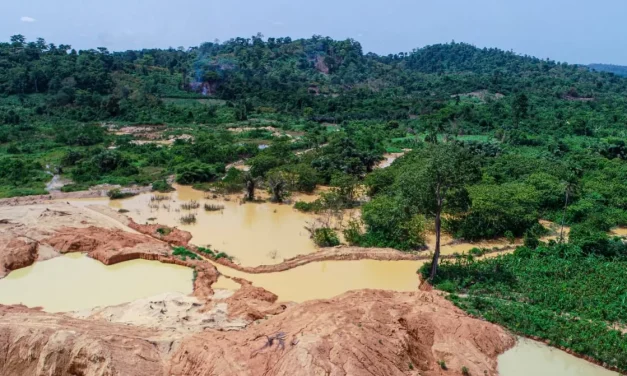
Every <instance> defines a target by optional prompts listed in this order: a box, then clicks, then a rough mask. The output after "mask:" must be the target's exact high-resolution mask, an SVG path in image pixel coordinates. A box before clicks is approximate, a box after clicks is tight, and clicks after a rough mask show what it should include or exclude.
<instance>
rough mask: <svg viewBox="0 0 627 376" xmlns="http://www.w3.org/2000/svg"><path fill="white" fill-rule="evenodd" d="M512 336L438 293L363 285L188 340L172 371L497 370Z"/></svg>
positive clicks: (353, 372)
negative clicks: (255, 322)
mask: <svg viewBox="0 0 627 376" xmlns="http://www.w3.org/2000/svg"><path fill="white" fill-rule="evenodd" d="M277 334H278V337H277V338H276V339H274V340H272V341H271V342H269V341H268V338H267V337H266V336H276V335H277ZM514 342H515V340H514V338H513V337H512V336H510V335H509V334H507V333H506V332H505V331H504V330H503V329H501V328H499V327H497V326H495V325H493V324H490V323H486V322H482V321H479V320H476V319H473V318H470V317H468V316H467V315H466V314H464V313H463V312H462V311H460V310H459V309H457V308H455V307H454V306H453V305H452V304H451V303H450V302H448V301H446V300H445V299H443V298H442V297H439V296H437V295H436V294H434V293H426V292H415V293H393V292H384V291H372V290H363V291H356V292H349V293H347V294H344V295H342V296H339V297H337V298H334V299H331V300H328V301H312V302H307V303H303V304H300V305H297V306H295V307H292V308H290V309H288V310H287V311H286V312H285V313H284V314H282V315H279V316H275V317H272V318H270V319H268V320H266V321H260V322H259V324H258V325H253V326H251V327H249V328H248V329H247V330H246V331H243V332H237V333H233V334H232V335H224V336H216V335H215V333H203V334H200V335H197V336H193V337H190V338H187V339H185V340H184V341H183V342H182V344H181V346H180V347H179V348H178V349H177V351H176V353H175V354H174V355H173V356H172V360H171V364H170V366H169V368H168V374H170V375H205V374H207V375H209V374H216V375H217V374H219V375H320V374H325V375H416V374H420V375H446V374H459V373H461V368H462V367H463V366H465V367H467V368H468V370H469V371H470V374H471V375H496V374H497V371H496V357H497V356H498V354H500V353H502V352H504V351H505V350H506V349H508V348H509V347H511V346H513V345H514ZM438 361H444V362H446V365H447V367H448V369H449V371H444V370H442V368H441V367H440V365H439V364H438Z"/></svg>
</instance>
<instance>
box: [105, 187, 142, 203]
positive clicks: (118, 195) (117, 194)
mask: <svg viewBox="0 0 627 376" xmlns="http://www.w3.org/2000/svg"><path fill="white" fill-rule="evenodd" d="M135 195H136V193H133V192H123V191H121V190H120V189H117V188H116V189H112V190H110V191H109V192H107V196H109V198H110V199H112V200H119V199H122V198H127V197H133V196H135Z"/></svg>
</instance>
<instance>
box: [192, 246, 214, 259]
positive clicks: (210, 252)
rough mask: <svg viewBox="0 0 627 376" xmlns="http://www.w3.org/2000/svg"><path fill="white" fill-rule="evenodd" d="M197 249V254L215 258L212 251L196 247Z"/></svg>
mask: <svg viewBox="0 0 627 376" xmlns="http://www.w3.org/2000/svg"><path fill="white" fill-rule="evenodd" d="M197 249H198V251H199V252H202V253H204V254H206V255H208V256H210V257H215V256H216V254H215V253H214V252H213V251H212V250H210V249H209V248H205V247H197Z"/></svg>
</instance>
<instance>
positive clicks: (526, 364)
mask: <svg viewBox="0 0 627 376" xmlns="http://www.w3.org/2000/svg"><path fill="white" fill-rule="evenodd" d="M498 371H499V375H501V376H528V375H533V376H619V374H618V373H616V372H613V371H609V370H607V369H605V368H603V367H600V366H597V365H596V364H593V363H590V362H587V361H585V360H583V359H580V358H577V357H576V356H573V355H570V354H568V353H566V352H564V351H561V350H559V349H555V348H552V347H550V346H547V345H545V344H543V343H540V342H536V341H532V340H530V339H526V338H519V340H518V343H517V344H516V346H514V347H513V348H512V349H510V350H508V351H506V352H505V353H504V354H502V355H501V356H499V358H498Z"/></svg>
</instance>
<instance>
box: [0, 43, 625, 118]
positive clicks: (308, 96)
mask: <svg viewBox="0 0 627 376" xmlns="http://www.w3.org/2000/svg"><path fill="white" fill-rule="evenodd" d="M0 67H1V68H2V69H0V94H2V95H4V96H15V95H17V96H21V99H20V100H21V102H22V104H23V105H24V104H26V107H27V108H28V109H24V108H21V109H20V110H19V112H20V113H19V114H17V115H18V117H20V118H22V117H25V118H28V117H30V116H37V115H43V114H45V115H47V116H62V117H63V118H66V119H67V118H71V119H74V120H77V121H92V120H105V119H118V120H124V121H156V122H177V121H184V120H187V119H188V117H189V116H188V115H189V113H188V112H185V113H177V112H176V111H175V109H172V108H169V109H168V108H167V107H168V106H167V103H164V100H163V99H164V98H194V97H203V95H207V96H210V97H213V98H218V99H223V100H227V101H230V102H231V103H233V104H235V105H238V106H245V107H247V109H248V110H252V109H254V108H256V107H259V106H266V107H270V108H273V109H275V110H280V111H281V112H288V113H291V114H303V113H305V111H306V114H307V116H308V117H310V118H312V119H318V120H320V121H322V120H334V121H341V120H342V119H347V120H351V119H354V120H357V119H387V120H392V119H394V120H402V119H408V118H410V117H412V116H414V115H419V114H430V113H433V112H434V111H437V110H438V109H439V108H440V107H442V105H443V103H444V102H445V101H447V100H448V99H449V98H450V97H451V96H452V95H458V94H467V93H475V94H476V93H479V92H482V93H483V92H486V93H491V94H493V95H495V94H497V93H498V95H504V96H506V97H507V96H511V95H516V94H518V93H524V94H525V95H526V96H527V97H528V98H529V100H530V102H531V103H532V104H533V106H532V107H533V109H534V111H532V112H533V113H534V114H537V115H538V116H539V117H538V119H537V120H538V121H539V124H536V127H537V126H547V127H554V126H555V124H556V123H555V121H553V120H550V121H549V120H548V118H547V116H545V115H546V113H545V112H546V111H550V112H553V109H554V108H556V107H561V106H565V108H564V109H563V111H561V115H559V116H558V119H560V118H561V119H563V120H560V121H559V122H558V123H560V124H563V123H564V122H565V120H564V119H565V116H564V115H565V113H566V112H571V111H575V112H577V111H578V110H577V108H579V107H580V106H579V105H576V106H575V103H577V102H581V101H592V100H593V101H594V102H593V103H594V104H593V105H592V107H595V106H596V107H601V106H603V107H605V108H606V111H604V113H605V114H612V115H611V116H613V114H616V116H623V115H622V114H624V113H627V108H625V103H624V99H623V98H624V97H625V96H626V95H627V80H625V79H622V78H619V77H616V76H612V75H609V74H606V73H603V72H602V73H595V72H590V71H589V70H588V69H586V68H584V67H581V66H578V65H569V64H566V63H561V64H560V63H556V62H554V61H550V60H542V59H538V58H534V57H528V56H520V55H516V54H514V53H512V52H506V51H502V50H499V49H495V48H491V49H487V48H483V49H480V48H476V47H474V46H472V45H469V44H465V43H451V44H438V45H433V46H427V47H424V48H419V49H415V50H413V51H411V52H407V53H399V54H393V55H392V54H391V55H387V56H379V55H376V54H372V53H368V54H364V53H363V51H362V47H361V45H360V44H359V43H358V42H357V41H355V40H352V39H347V40H343V41H337V40H333V39H330V38H328V37H327V38H324V37H320V36H314V37H312V38H309V39H297V40H292V39H291V38H289V37H286V38H268V39H265V40H264V39H263V38H262V37H261V36H260V35H258V36H254V37H252V38H235V39H231V40H229V41H226V42H223V43H211V42H208V43H203V44H202V45H200V46H198V47H192V48H189V49H172V48H170V49H145V50H139V51H125V52H110V51H108V50H107V49H105V48H97V49H91V50H84V51H77V50H75V49H72V47H71V46H69V45H65V44H59V45H55V44H52V43H48V42H46V41H45V40H43V39H37V40H36V41H27V40H26V39H25V38H24V37H23V36H21V35H16V36H13V37H11V40H10V42H7V43H0ZM475 94H473V95H475ZM28 96H30V98H31V99H32V100H31V101H25V98H27V97H28ZM35 99H36V100H35ZM508 103H509V102H508ZM22 107H23V106H22ZM566 108H570V109H568V110H567V109H566ZM8 110H9V109H8V108H7V107H6V106H3V105H2V103H0V119H4V121H15V120H16V117H15V115H16V114H11V115H9V114H7V112H8ZM592 110H593V111H594V108H592ZM14 112H15V109H14ZM619 114H621V115H619ZM192 115H194V114H193V113H192ZM182 116H184V117H182ZM502 116H503V114H502V113H500V111H497V110H495V111H492V116H490V119H485V118H484V117H483V116H480V118H477V119H478V121H479V120H482V119H483V120H485V122H484V123H488V124H492V123H495V122H496V123H501V122H502V121H503V119H502ZM599 116H601V115H599ZM603 116H605V115H603ZM595 117H596V115H595V116H592V118H589V119H588V121H594V118H595ZM196 120H201V121H209V120H208V119H207V116H203V117H202V118H201V119H196ZM614 122H615V120H611V121H610V122H609V123H614Z"/></svg>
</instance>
